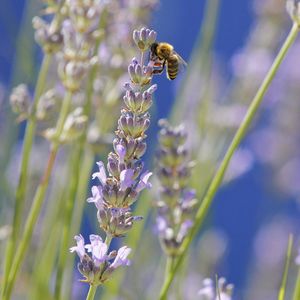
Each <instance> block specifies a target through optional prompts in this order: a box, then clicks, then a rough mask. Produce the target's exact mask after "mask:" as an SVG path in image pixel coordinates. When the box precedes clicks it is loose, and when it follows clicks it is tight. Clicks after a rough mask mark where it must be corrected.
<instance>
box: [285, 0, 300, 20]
mask: <svg viewBox="0 0 300 300" xmlns="http://www.w3.org/2000/svg"><path fill="white" fill-rule="evenodd" d="M286 9H287V11H288V13H289V14H290V16H291V18H292V19H293V21H294V22H296V23H298V24H300V1H299V0H287V1H286Z"/></svg>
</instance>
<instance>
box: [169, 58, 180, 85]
mask: <svg viewBox="0 0 300 300" xmlns="http://www.w3.org/2000/svg"><path fill="white" fill-rule="evenodd" d="M178 68H179V60H178V57H177V55H176V54H173V55H170V56H169V58H168V59H167V77H168V78H169V79H170V80H174V79H175V78H176V76H177V74H178Z"/></svg>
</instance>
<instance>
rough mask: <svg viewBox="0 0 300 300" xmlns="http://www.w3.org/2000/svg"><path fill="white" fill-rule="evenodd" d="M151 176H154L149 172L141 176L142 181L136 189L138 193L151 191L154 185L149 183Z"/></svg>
mask: <svg viewBox="0 0 300 300" xmlns="http://www.w3.org/2000/svg"><path fill="white" fill-rule="evenodd" d="M151 175H152V173H151V172H148V171H146V172H145V173H143V174H142V175H141V178H140V181H139V183H138V184H137V186H136V188H135V190H136V192H137V193H139V192H140V191H142V190H143V189H144V188H147V189H150V188H151V187H152V184H151V183H150V182H148V180H149V178H150V177H151Z"/></svg>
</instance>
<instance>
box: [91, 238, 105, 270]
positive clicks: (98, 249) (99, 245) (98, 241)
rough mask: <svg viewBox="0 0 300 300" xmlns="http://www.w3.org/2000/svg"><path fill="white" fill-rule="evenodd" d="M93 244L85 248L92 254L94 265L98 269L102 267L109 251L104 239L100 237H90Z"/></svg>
mask: <svg viewBox="0 0 300 300" xmlns="http://www.w3.org/2000/svg"><path fill="white" fill-rule="evenodd" d="M90 241H91V244H87V245H86V246H85V248H86V249H87V250H88V252H92V257H93V260H94V263H95V265H96V266H97V267H99V266H100V264H101V263H103V262H104V261H105V260H106V258H107V255H106V253H107V250H108V247H107V245H106V244H105V243H103V241H102V238H101V237H100V236H99V235H96V234H91V235H90Z"/></svg>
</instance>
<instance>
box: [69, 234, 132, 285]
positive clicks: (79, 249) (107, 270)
mask: <svg viewBox="0 0 300 300" xmlns="http://www.w3.org/2000/svg"><path fill="white" fill-rule="evenodd" d="M75 240H76V242H77V246H74V247H71V248H70V251H71V252H76V253H77V254H78V256H79V258H80V263H79V264H78V269H79V271H80V273H81V274H83V275H84V276H85V277H86V278H89V279H90V278H93V277H94V275H95V274H98V275H99V278H101V283H103V282H105V281H106V280H107V279H108V278H109V276H110V275H111V273H112V272H113V271H114V270H115V269H117V268H118V267H119V266H124V265H126V266H128V265H130V261H129V260H128V259H127V256H128V255H129V254H130V252H131V249H130V248H128V247H126V246H124V247H121V248H120V249H119V250H118V252H116V251H111V252H110V253H109V254H107V251H108V246H107V245H106V244H105V243H104V242H103V241H102V238H101V237H100V236H99V235H95V234H91V235H90V242H91V243H90V244H85V243H84V239H83V237H82V235H76V236H75ZM86 249H87V252H88V253H91V254H92V257H90V256H89V255H88V254H87V253H86ZM112 260H113V262H111V261H112ZM84 281H86V282H90V281H89V280H84Z"/></svg>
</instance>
